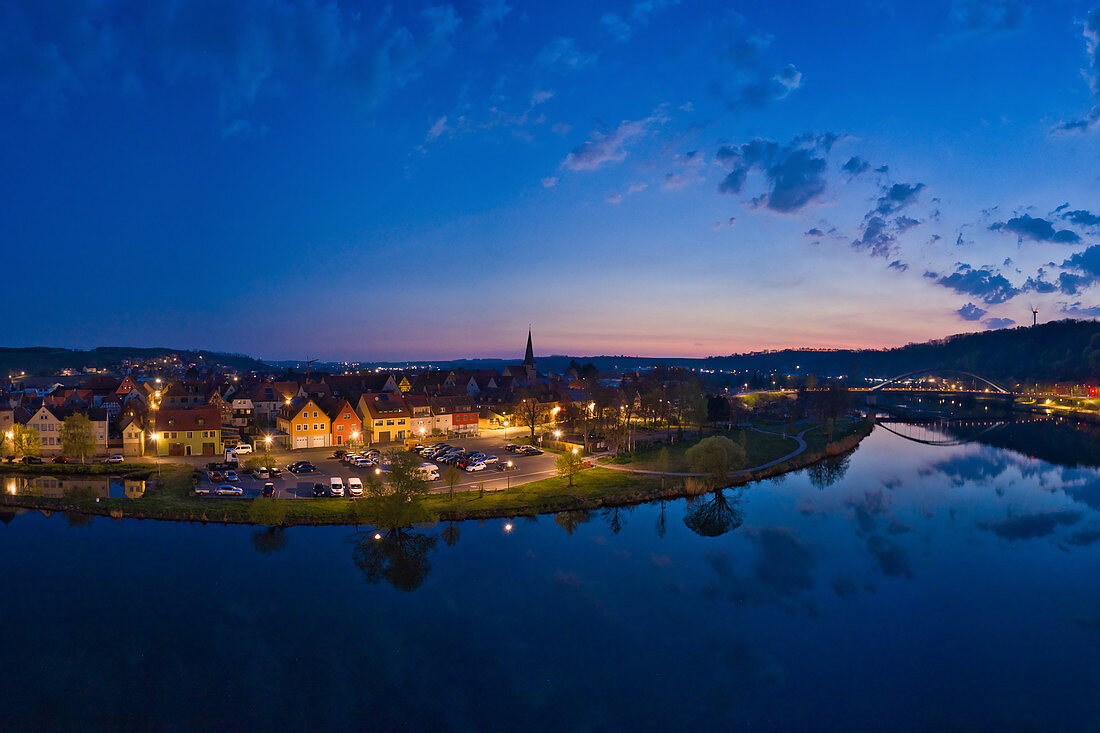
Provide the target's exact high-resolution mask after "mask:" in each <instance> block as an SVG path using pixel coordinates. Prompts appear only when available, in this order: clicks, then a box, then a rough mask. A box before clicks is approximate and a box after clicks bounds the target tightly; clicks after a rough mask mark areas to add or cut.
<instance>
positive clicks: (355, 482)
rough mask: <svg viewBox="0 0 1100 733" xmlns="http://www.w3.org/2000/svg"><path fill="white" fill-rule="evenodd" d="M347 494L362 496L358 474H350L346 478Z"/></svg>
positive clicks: (361, 486) (361, 484) (361, 483)
mask: <svg viewBox="0 0 1100 733" xmlns="http://www.w3.org/2000/svg"><path fill="white" fill-rule="evenodd" d="M348 495H349V496H362V495H363V482H362V480H360V478H359V477H358V476H352V477H351V478H349V479H348Z"/></svg>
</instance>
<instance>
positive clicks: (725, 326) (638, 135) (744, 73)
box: [0, 0, 1100, 359]
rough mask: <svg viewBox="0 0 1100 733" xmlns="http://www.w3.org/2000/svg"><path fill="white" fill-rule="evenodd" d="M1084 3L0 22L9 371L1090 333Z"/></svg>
mask: <svg viewBox="0 0 1100 733" xmlns="http://www.w3.org/2000/svg"><path fill="white" fill-rule="evenodd" d="M1098 34H1100V7H1098V6H1097V5H1096V2H1095V0H1092V2H1072V1H1071V0H1064V1H1063V0H1051V1H1050V2H1045V3H1040V2H1035V1H1034V0H1031V1H1028V0H995V1H993V2H978V1H976V0H940V1H936V0H932V1H930V2H921V3H912V2H908V3H906V2H892V1H891V0H880V1H874V2H872V1H870V0H860V1H859V2H850V3H844V2H835V3H794V2H787V3H728V4H725V3H723V4H719V3H712V2H706V3H704V2H697V1H693V0H681V1H680V2H673V1H671V0H640V1H635V2H608V3H593V2H584V3H581V2H558V3H531V4H525V3H521V2H518V0H485V1H484V2H456V3H454V4H448V3H437V4H430V3H401V4H396V5H392V6H382V5H379V4H376V3H352V2H329V3H320V2H289V1H285V0H264V1H262V2H260V1H254V0H217V1H214V0H202V1H195V0H174V1H173V2H164V3H130V2H110V1H107V0H101V1H92V0H87V1H84V0H71V1H70V2H57V3H34V2H10V1H9V2H8V3H5V4H4V6H3V8H2V9H0V96H2V97H3V107H2V110H3V111H2V112H0V134H2V136H3V140H4V145H3V147H2V148H0V150H2V158H0V160H2V163H3V168H2V170H3V174H2V175H0V222H2V224H3V231H4V239H5V243H6V246H5V247H4V251H5V255H6V264H7V268H8V272H9V275H10V276H9V281H8V287H7V288H5V289H4V290H3V294H2V295H0V305H2V306H3V308H4V311H5V312H7V313H8V314H9V316H10V317H9V318H8V320H7V323H6V327H5V329H4V333H5V334H6V335H7V338H5V342H6V344H7V345H32V344H49V345H63V346H74V347H87V346H95V345H107V344H112V345H114V344H133V345H152V344H158V345H170V346H180V347H192V346H194V347H205V348H215V349H225V350H232V351H241V352H247V353H250V354H253V355H256V356H260V357H264V358H306V357H313V356H320V357H322V358H330V359H424V358H454V357H461V356H481V355H511V354H512V353H513V352H518V351H519V350H520V349H521V348H522V345H523V339H524V336H525V333H524V331H525V329H526V328H527V325H528V324H529V323H530V324H532V325H533V326H534V329H535V334H536V353H572V354H605V353H611V354H616V353H627V354H644V355H653V356H659V355H660V356H663V355H706V354H727V353H731V352H736V351H742V350H754V349H761V348H780V347H784V346H879V345H895V344H902V343H906V342H908V341H914V340H923V339H926V338H933V337H939V336H943V335H946V334H949V333H957V332H961V331H968V330H977V329H983V328H993V327H999V326H1003V325H1009V324H1010V322H1015V323H1026V322H1028V319H1029V318H1030V307H1031V306H1032V305H1034V306H1035V307H1037V308H1038V309H1039V311H1040V318H1041V319H1044V320H1045V319H1053V318H1062V317H1067V316H1074V317H1090V318H1091V317H1095V316H1096V315H1098V314H1100V308H1098V301H1097V298H1096V286H1095V283H1096V281H1097V280H1098V279H1100V246H1097V245H1098V244H1100V236H1098V235H1100V180H1098V172H1100V166H1098V165H1097V163H1098V158H1100V78H1098V77H1100V49H1098Z"/></svg>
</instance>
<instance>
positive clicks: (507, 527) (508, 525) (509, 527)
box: [504, 522, 512, 532]
mask: <svg viewBox="0 0 1100 733" xmlns="http://www.w3.org/2000/svg"><path fill="white" fill-rule="evenodd" d="M504 531H505V532H511V531H512V523H511V522H507V523H505V525H504Z"/></svg>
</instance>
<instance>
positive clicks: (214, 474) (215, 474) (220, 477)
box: [210, 471, 225, 482]
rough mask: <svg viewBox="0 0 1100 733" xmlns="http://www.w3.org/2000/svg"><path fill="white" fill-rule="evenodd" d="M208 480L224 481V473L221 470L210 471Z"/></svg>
mask: <svg viewBox="0 0 1100 733" xmlns="http://www.w3.org/2000/svg"><path fill="white" fill-rule="evenodd" d="M210 480H211V481H212V482H213V481H225V475H224V474H223V473H222V472H221V471H211V472H210Z"/></svg>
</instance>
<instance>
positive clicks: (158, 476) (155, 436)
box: [153, 430, 160, 479]
mask: <svg viewBox="0 0 1100 733" xmlns="http://www.w3.org/2000/svg"><path fill="white" fill-rule="evenodd" d="M153 457H154V458H156V460H157V478H158V479H159V478H160V451H158V450H157V431H156V430H154V431H153Z"/></svg>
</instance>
